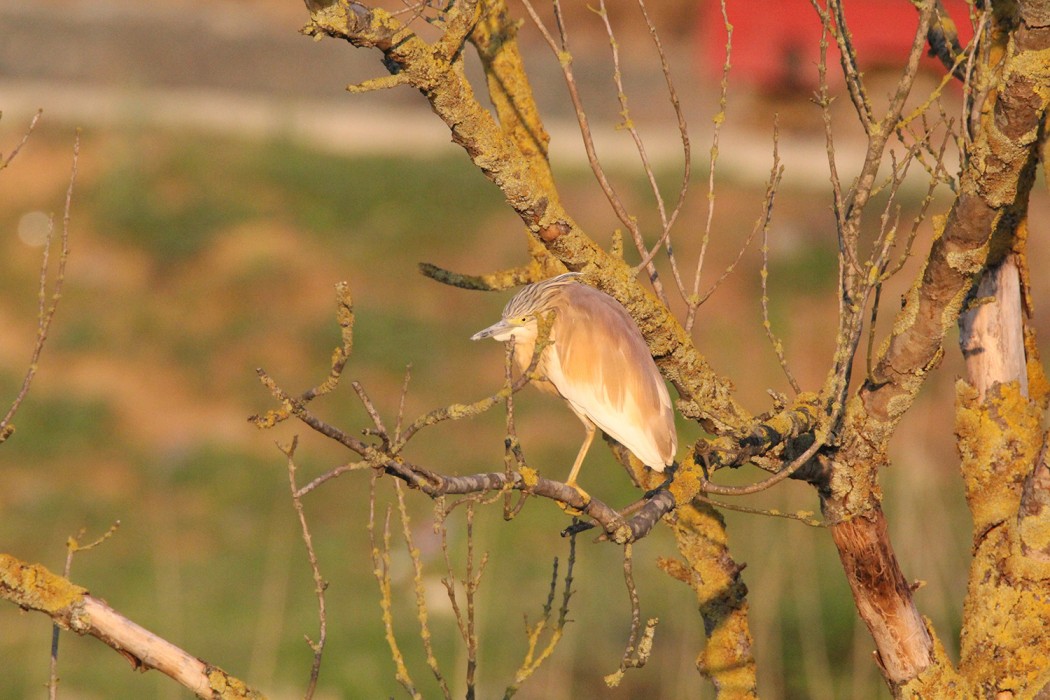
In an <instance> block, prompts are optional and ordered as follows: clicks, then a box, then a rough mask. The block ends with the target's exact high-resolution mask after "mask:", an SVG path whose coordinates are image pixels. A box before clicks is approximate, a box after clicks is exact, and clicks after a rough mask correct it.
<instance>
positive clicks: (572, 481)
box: [565, 418, 596, 501]
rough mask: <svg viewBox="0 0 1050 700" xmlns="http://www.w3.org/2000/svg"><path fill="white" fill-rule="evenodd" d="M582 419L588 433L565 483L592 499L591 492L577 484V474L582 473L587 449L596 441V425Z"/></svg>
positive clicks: (585, 497) (586, 498)
mask: <svg viewBox="0 0 1050 700" xmlns="http://www.w3.org/2000/svg"><path fill="white" fill-rule="evenodd" d="M581 421H582V422H583V429H584V430H585V431H587V434H586V435H585V436H584V438H583V444H582V445H581V446H580V452H579V454H577V455H576V462H575V463H574V464H573V465H572V471H571V472H569V478H568V479H567V480H566V481H565V485H566V486H569V487H570V488H572V489H573V490H575V491H577V492H578V493H579V494H580V495H581V496H583V498H584V500H587V501H589V500H591V496H590V494H588V493H587V492H586V491H584V490H583V489H581V488H580V487H579V486H577V485H576V476H577V475H578V474H579V473H580V467H581V466H583V458H584V457H586V456H587V451H588V450H589V449H591V443H592V442H594V433H595V432H596V428H595V427H594V423H592V422H591V421H589V420H586V419H583V418H581Z"/></svg>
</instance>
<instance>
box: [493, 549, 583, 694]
mask: <svg viewBox="0 0 1050 700" xmlns="http://www.w3.org/2000/svg"><path fill="white" fill-rule="evenodd" d="M576 534H577V533H576V532H570V533H569V534H568V538H569V556H568V558H567V561H566V566H565V578H564V580H563V583H562V586H563V587H562V595H561V605H560V606H559V608H558V617H557V619H554V620H552V619H551V616H552V614H553V612H554V601H555V599H556V598H557V594H558V558H557V557H555V558H554V566H553V570H552V573H551V584H550V589H549V591H548V592H547V601H546V602H545V603H544V604H543V615H542V616H541V617H540V619H539V620H538V621H537V622H536V624H534V625H530V624H529V621H528V618H526V619H525V636H526V637H527V639H528V643H529V646H528V649H527V650H526V652H525V659H524V660H523V661H522V663H521V666H519V667H518V670H517V672H516V673H515V674H514V681H513V682H512V683H511V684H510V685H509V686H507V689H506V691H505V692H504V694H503V700H509V699H510V698H511V697H513V696H514V695H515V694H516V693H517V692H518V690H519V689H520V688H521V685H522V683H524V682H525V681H526V680H527V679H528V678H529V676H531V675H532V674H533V673H534V672H535V671H536V669H537V668H539V667H540V665H541V664H542V663H543V662H544V661H546V660H547V659H548V658H550V655H551V654H553V653H554V649H555V647H557V646H558V642H560V641H561V638H562V635H563V634H564V632H565V625H566V624H567V623H568V621H569V600H570V598H572V594H573V592H574V591H573V588H572V581H573V578H572V572H573V568H574V567H575V565H576ZM544 632H548V634H549V636H548V637H547V643H546V644H544V645H543V647H542V648H540V642H541V641H542V639H543V634H544Z"/></svg>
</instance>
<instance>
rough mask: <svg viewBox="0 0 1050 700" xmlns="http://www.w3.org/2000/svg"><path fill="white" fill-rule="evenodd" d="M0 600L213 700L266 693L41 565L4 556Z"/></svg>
mask: <svg viewBox="0 0 1050 700" xmlns="http://www.w3.org/2000/svg"><path fill="white" fill-rule="evenodd" d="M0 597H2V598H4V599H6V600H9V601H11V602H12V603H14V604H15V605H17V606H19V607H20V608H22V609H23V610H36V611H38V612H42V613H45V614H46V615H48V616H50V617H51V619H52V620H54V621H55V623H56V624H58V625H59V626H61V627H63V628H64V629H68V630H71V631H73V632H76V633H77V634H81V635H85V634H86V635H91V636H92V637H96V638H98V639H100V640H102V641H103V642H104V643H105V644H106V645H108V646H109V647H111V648H113V649H114V650H116V651H117V652H119V653H121V654H122V655H123V656H124V657H125V658H127V659H128V661H130V662H131V664H132V665H133V666H134V667H135V668H136V669H139V670H143V671H145V670H148V669H151V668H152V669H156V670H158V671H160V672H161V673H163V674H164V675H166V676H169V677H170V678H172V679H174V680H175V681H177V682H178V683H179V684H180V685H182V686H184V687H186V688H188V689H189V690H191V691H193V693H194V694H195V695H197V697H199V698H206V699H207V700H218V699H220V698H221V699H224V700H227V699H228V700H233V699H235V698H251V699H252V700H263V698H264V697H265V696H264V695H262V694H261V693H259V692H257V691H255V690H252V689H251V688H249V687H248V686H247V685H246V684H245V683H244V682H243V681H241V680H239V679H237V678H234V677H233V676H230V675H229V674H227V673H226V672H225V671H223V670H222V669H220V668H218V667H217V666H212V665H211V664H208V663H205V662H204V661H201V660H200V659H198V658H196V657H195V656H193V655H192V654H190V653H188V652H186V651H184V650H182V649H180V648H179V647H177V646H175V645H174V644H172V643H171V642H169V641H167V640H165V639H163V638H161V637H158V636H157V635H155V634H154V633H152V632H150V631H149V630H147V629H146V628H144V627H142V626H141V625H139V624H137V623H135V622H132V621H131V620H129V619H128V618H126V617H124V616H123V615H121V614H120V613H118V612H117V611H116V610H114V609H113V608H111V607H110V606H109V605H107V604H106V603H105V602H103V601H102V600H100V599H98V598H96V597H94V596H92V595H90V594H89V593H88V592H87V590H86V589H84V588H81V587H80V586H77V585H76V584H74V583H72V582H70V581H69V580H68V579H66V578H63V577H62V576H58V575H57V574H54V573H52V572H51V571H49V570H48V569H47V568H45V567H43V566H41V565H39V564H29V563H27V562H23V561H21V560H19V559H17V558H15V557H13V556H11V555H9V554H0Z"/></svg>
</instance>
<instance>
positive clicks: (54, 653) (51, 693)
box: [37, 112, 120, 700]
mask: <svg viewBox="0 0 1050 700" xmlns="http://www.w3.org/2000/svg"><path fill="white" fill-rule="evenodd" d="M37 114H39V112H38V113H37ZM119 528H120V521H119V520H118V521H116V522H115V523H113V524H112V525H110V526H109V529H108V530H106V531H105V532H104V533H102V535H101V536H99V537H97V538H96V539H94V540H92V541H91V542H89V543H88V544H81V543H80V539H81V538H82V537H83V536H84V529H83V528H81V529H80V532H78V533H77V535H76V537H70V538H69V539H67V540H66V565H65V567H63V569H62V577H63V578H66V579H68V578H69V574H70V572H71V571H72V569H73V555H74V554H76V553H77V552H86V551H88V550H89V549H94V548H95V547H97V546H99V545H100V544H102V543H103V542H105V541H106V540H108V539H109V538H110V537H112V536H113V535H114V534H116V532H117V530H118V529H119ZM60 631H61V627H59V626H58V623H57V622H56V623H54V624H53V625H52V626H51V663H50V677H49V678H48V682H47V694H48V698H49V700H55V698H57V697H58V636H59V632H60Z"/></svg>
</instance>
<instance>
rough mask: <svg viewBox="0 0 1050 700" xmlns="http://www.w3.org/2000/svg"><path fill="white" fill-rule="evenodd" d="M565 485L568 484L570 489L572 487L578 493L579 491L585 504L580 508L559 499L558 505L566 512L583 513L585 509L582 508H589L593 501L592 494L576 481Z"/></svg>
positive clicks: (570, 513) (571, 513)
mask: <svg viewBox="0 0 1050 700" xmlns="http://www.w3.org/2000/svg"><path fill="white" fill-rule="evenodd" d="M565 485H566V486H568V487H569V488H570V489H572V490H573V491H575V492H576V493H578V494H579V495H580V498H582V499H583V505H582V506H581V507H580V508H575V507H574V506H571V505H569V504H568V503H563V502H561V501H558V507H559V508H561V509H562V510H563V511H565V512H566V513H568V514H569V515H583V510H582V509H585V508H587V506H588V505H589V504H590V502H591V494H589V493H587V492H586V491H584V490H583V489H582V488H580V487H579V486H577V485H576V484H575V483H566V484H565Z"/></svg>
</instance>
